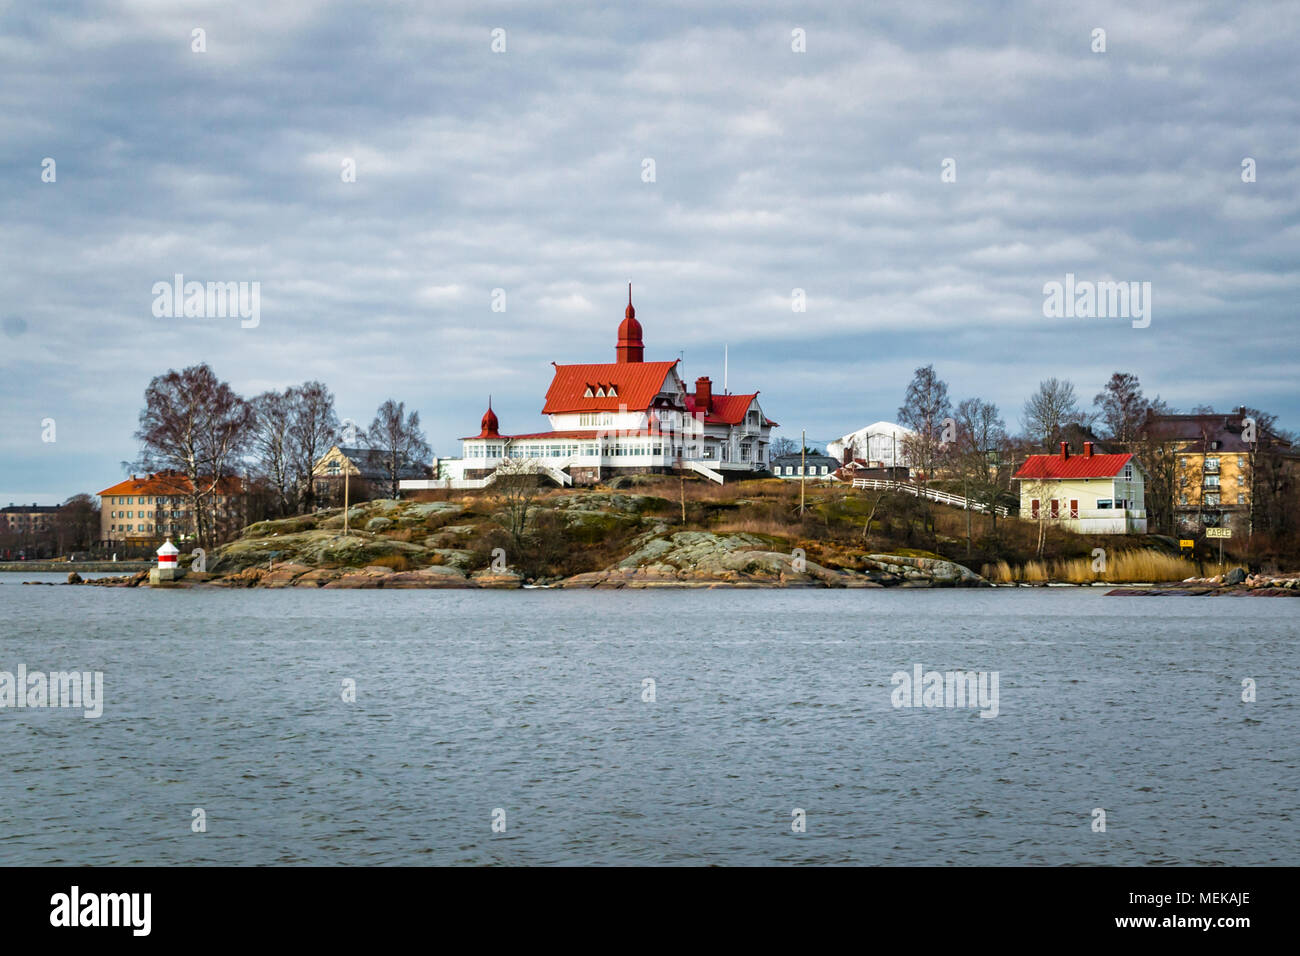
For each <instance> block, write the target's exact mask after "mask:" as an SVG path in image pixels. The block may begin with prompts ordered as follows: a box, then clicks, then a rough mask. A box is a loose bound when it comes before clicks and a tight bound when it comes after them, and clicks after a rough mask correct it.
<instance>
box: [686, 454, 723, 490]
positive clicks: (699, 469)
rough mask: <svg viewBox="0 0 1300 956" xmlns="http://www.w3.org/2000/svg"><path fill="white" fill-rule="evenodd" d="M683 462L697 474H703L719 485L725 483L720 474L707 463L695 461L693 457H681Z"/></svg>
mask: <svg viewBox="0 0 1300 956" xmlns="http://www.w3.org/2000/svg"><path fill="white" fill-rule="evenodd" d="M683 464H685V465H686V467H687V468H688V469H690V470H691V471H693V472H695V473H696V474H697V475H703V476H704V477H705V478H707V479H709V481H716V482H717V483H718V484H720V485H721V484H725V480H724V479H723V477H722V475H720V474H718V473H717V472H716V471H714V470H713V469H712V468H710V467H709V466H708V465H705V464H702V463H701V462H698V461H696V460H695V459H694V458H686V459H683Z"/></svg>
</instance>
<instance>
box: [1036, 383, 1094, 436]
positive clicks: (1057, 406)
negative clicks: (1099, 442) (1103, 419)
mask: <svg viewBox="0 0 1300 956" xmlns="http://www.w3.org/2000/svg"><path fill="white" fill-rule="evenodd" d="M1096 418H1097V416H1096V413H1094V412H1085V411H1084V410H1083V409H1082V408H1080V407H1079V402H1078V399H1077V398H1076V397H1075V394H1074V385H1072V384H1071V383H1070V382H1069V381H1067V380H1065V379H1058V378H1049V379H1045V380H1043V381H1042V382H1040V383H1039V384H1038V391H1037V392H1035V393H1034V394H1033V395H1032V396H1030V398H1029V401H1027V402H1025V410H1024V419H1023V421H1022V424H1023V425H1024V427H1025V431H1026V432H1028V433H1029V437H1030V438H1031V439H1033V441H1034V443H1035V444H1036V445H1038V446H1039V447H1040V448H1041V449H1042V450H1043V451H1046V452H1051V451H1052V450H1053V446H1055V444H1056V443H1057V442H1058V441H1059V440H1060V437H1061V430H1062V429H1063V428H1064V427H1065V426H1066V425H1068V424H1071V423H1075V422H1077V423H1079V424H1081V425H1084V426H1091V425H1092V423H1093V422H1094V421H1095V420H1096Z"/></svg>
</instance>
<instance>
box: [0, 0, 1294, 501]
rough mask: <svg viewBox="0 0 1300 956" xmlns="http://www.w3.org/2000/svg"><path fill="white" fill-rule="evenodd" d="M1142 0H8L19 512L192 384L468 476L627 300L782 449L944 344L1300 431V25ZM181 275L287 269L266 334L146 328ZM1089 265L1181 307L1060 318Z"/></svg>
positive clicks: (6, 251)
mask: <svg viewBox="0 0 1300 956" xmlns="http://www.w3.org/2000/svg"><path fill="white" fill-rule="evenodd" d="M1149 6H1151V5H1148V4H1134V3H1131V2H1128V0H1126V2H1122V3H1114V4H1111V3H1078V4H1065V3H1059V4H1058V3H1051V4H1048V3H1007V4H999V5H997V7H996V9H994V8H991V7H988V6H986V5H984V6H982V5H974V4H969V3H953V4H946V3H941V2H926V3H917V2H915V0H902V2H897V3H890V2H872V3H860V2H845V3H838V4H830V3H823V4H799V5H791V4H773V3H763V2H755V0H744V2H717V0H713V2H709V3H707V4H706V3H698V2H692V3H680V4H673V3H659V4H653V5H650V4H645V5H637V6H636V7H635V8H634V7H633V6H632V5H630V4H612V3H611V4H607V5H604V6H598V5H594V4H593V5H579V4H560V3H544V2H528V3H523V2H521V3H515V4H508V3H483V2H466V3H437V4H430V3H427V2H424V0H416V2H407V3H403V2H397V3H385V4H365V5H361V4H355V5H348V4H341V3H315V2H309V0H294V2H293V3H283V4H277V3H242V2H220V3H216V2H213V3H186V2H177V0H125V2H121V3H113V4H109V3H52V4H23V3H9V2H4V0H0V182H3V188H2V189H0V322H2V333H0V402H2V406H0V424H2V428H0V504H7V503H8V502H10V501H22V502H32V501H38V502H41V503H55V502H57V501H61V500H63V499H64V498H66V497H67V496H69V495H71V494H74V493H76V492H80V491H89V492H95V491H98V490H100V489H101V488H103V487H106V486H107V485H109V484H111V483H113V482H115V481H117V480H118V479H119V478H120V477H121V476H122V471H121V467H120V463H121V462H122V461H123V460H126V459H131V458H133V457H135V455H136V452H137V447H136V443H135V442H134V440H133V438H132V435H133V433H134V431H135V428H136V419H137V416H138V413H139V409H140V405H141V400H142V393H143V391H144V388H145V386H146V385H147V383H148V381H149V379H150V378H151V377H152V376H153V375H156V374H158V373H160V372H164V371H166V370H167V369H168V368H173V367H176V368H179V367H182V366H185V365H189V364H193V363H196V362H201V361H206V362H208V363H210V364H211V365H212V366H213V368H214V369H215V370H216V372H217V373H218V375H220V376H221V377H223V378H225V379H227V380H228V381H230V382H231V383H232V385H234V387H235V388H236V389H237V390H239V391H240V392H242V393H244V394H247V395H252V394H255V393H257V392H259V391H262V390H264V389H267V388H273V387H283V386H285V385H288V384H291V383H294V382H300V381H303V380H305V379H312V378H316V379H321V380H323V381H325V382H326V383H328V384H329V385H330V386H331V387H332V388H333V390H334V392H335V394H336V396H337V402H338V408H339V412H340V415H341V416H342V417H350V418H353V419H355V420H357V421H359V422H362V423H363V424H364V423H368V422H369V420H370V418H371V417H372V416H373V414H374V411H375V408H376V406H377V405H378V404H379V403H380V402H382V401H383V400H384V399H386V398H389V397H393V398H396V399H399V400H403V401H405V402H406V403H407V405H408V407H414V408H417V409H418V410H419V411H420V414H421V417H422V419H423V422H424V425H425V427H426V430H427V432H428V435H429V439H430V442H431V444H432V445H433V448H434V450H435V452H437V453H439V454H444V455H446V454H458V453H459V448H460V446H459V443H458V442H457V440H456V439H457V438H458V437H460V436H462V435H466V434H470V433H473V432H474V431H476V430H477V423H478V419H479V417H480V415H481V414H482V412H483V409H484V406H485V404H486V402H487V396H488V394H489V393H491V394H492V396H493V404H494V407H495V408H496V409H497V411H498V413H499V414H500V417H501V421H502V427H503V430H505V431H507V432H509V431H533V430H536V429H539V428H542V427H544V420H543V419H542V418H541V416H540V409H541V406H542V396H543V394H544V392H545V389H546V386H547V384H548V383H549V381H550V374H549V373H550V365H549V363H550V362H551V361H557V362H586V361H609V360H612V356H613V346H614V340H615V330H616V328H617V325H618V322H619V321H620V319H621V318H622V312H623V306H624V304H625V300H626V283H627V282H628V281H629V280H630V281H632V282H633V284H634V294H635V302H636V306H637V315H638V318H639V319H640V320H641V321H642V323H643V324H644V326H645V336H646V346H647V356H646V357H647V358H654V359H661V358H662V359H673V358H677V357H678V356H679V355H681V356H682V357H683V359H684V373H685V375H686V377H687V378H688V379H691V380H693V379H694V378H695V377H696V376H697V375H703V374H709V375H712V376H713V377H714V379H715V381H720V379H721V376H722V356H723V348H724V346H727V347H729V349H730V382H729V384H730V387H731V390H732V391H751V390H754V389H758V390H761V396H760V401H761V402H762V404H763V407H764V409H765V411H766V412H767V413H768V415H769V416H770V417H772V418H774V419H776V420H778V421H779V422H781V423H782V426H783V429H784V432H785V433H786V434H791V433H793V434H795V435H797V433H798V431H799V429H800V428H806V429H807V431H808V434H809V436H810V437H811V438H815V439H818V440H825V439H828V438H833V437H836V436H838V435H840V434H843V433H845V432H848V431H851V430H853V429H856V428H858V427H860V426H861V425H864V424H866V423H868V422H872V421H876V420H879V419H890V418H893V417H894V415H895V412H896V409H897V407H898V405H899V403H900V400H901V399H902V396H903V392H904V390H905V388H906V385H907V382H908V380H909V379H910V377H911V373H912V370H913V369H914V368H915V367H917V366H919V365H925V364H927V363H931V362H933V363H934V365H935V366H936V369H937V371H938V372H939V374H940V376H941V377H942V378H944V379H945V380H946V381H947V382H948V383H949V385H950V388H951V392H952V395H953V398H954V400H956V399H960V398H964V397H967V396H972V395H977V396H980V397H982V398H985V399H988V400H991V401H994V402H996V403H998V405H999V406H1000V407H1001V409H1002V410H1003V412H1004V415H1005V417H1006V419H1007V422H1008V425H1009V426H1011V427H1012V428H1016V427H1018V423H1019V418H1020V414H1021V408H1022V405H1023V403H1024V400H1025V398H1026V397H1027V396H1028V394H1029V393H1030V392H1032V391H1033V390H1034V388H1035V387H1036V385H1037V383H1038V382H1039V380H1040V379H1042V378H1045V377H1048V376H1059V377H1064V378H1068V379H1070V380H1071V381H1073V382H1074V383H1075V385H1076V387H1077V389H1078V391H1079V393H1080V394H1081V395H1082V396H1084V397H1085V398H1088V399H1090V398H1091V396H1092V395H1093V394H1095V393H1096V392H1097V390H1098V389H1099V388H1100V386H1101V385H1102V384H1103V382H1104V381H1105V380H1106V378H1107V377H1109V375H1110V373H1111V372H1113V371H1115V370H1117V369H1122V370H1125V371H1132V372H1135V373H1137V374H1138V375H1139V376H1140V378H1141V380H1142V382H1143V385H1144V386H1145V388H1146V390H1147V392H1148V393H1149V394H1155V393H1159V394H1160V395H1161V396H1162V397H1164V398H1165V399H1166V400H1167V401H1169V402H1170V403H1171V404H1173V405H1175V406H1177V407H1181V408H1185V409H1188V408H1190V407H1191V406H1194V405H1200V404H1209V405H1213V406H1215V407H1216V408H1228V407H1233V406H1236V405H1238V404H1249V405H1252V406H1258V407H1264V408H1267V409H1270V410H1273V411H1275V412H1276V413H1278V414H1280V415H1281V418H1282V424H1283V425H1284V426H1285V427H1288V428H1291V429H1297V428H1300V397H1298V396H1297V387H1296V383H1297V379H1298V378H1300V376H1298V375H1297V371H1298V368H1297V366H1298V362H1297V360H1298V359H1300V346H1298V345H1297V330H1298V328H1300V327H1298V325H1297V322H1296V304H1297V301H1298V295H1297V293H1298V292H1300V271H1298V265H1297V264H1298V263H1300V214H1298V213H1300V189H1298V188H1297V187H1298V186H1300V179H1298V176H1297V172H1298V166H1300V109H1298V108H1297V91H1300V67H1298V66H1297V61H1298V60H1300V58H1298V57H1297V55H1296V53H1297V50H1300V24H1298V21H1300V8H1297V6H1295V5H1284V4H1273V3H1254V4H1241V3H1235V2H1229V0H1224V2H1220V3H1213V4H1211V3H1177V4H1174V3H1169V4H1163V5H1156V6H1157V7H1160V9H1147V8H1148V7H1149ZM1099 28H1100V29H1102V30H1104V31H1105V52H1095V51H1094V47H1095V46H1097V45H1098V41H1097V40H1096V39H1095V38H1094V31H1095V30H1097V29H1099ZM196 29H202V30H203V31H205V33H204V37H205V41H206V52H195V51H194V50H193V46H194V45H195V40H194V31H195V30H196ZM498 29H499V30H503V31H504V42H505V50H504V52H494V50H493V48H492V47H493V31H494V30H498ZM796 30H802V31H804V36H805V37H806V40H805V44H806V51H805V52H796V51H795V50H794V49H793V47H794V46H797V45H798V44H797V42H796V39H795V34H794V31H796ZM499 36H501V35H500V34H498V37H499ZM498 45H499V43H498ZM47 158H48V159H52V160H54V165H53V171H54V181H53V182H46V181H44V180H43V172H45V171H46V170H47V169H48V168H49V164H47V163H44V161H45V160H46V159H47ZM1247 158H1249V159H1251V160H1253V161H1254V163H1253V165H1254V170H1255V181H1254V182H1244V181H1243V165H1242V164H1243V160H1245V159H1247ZM349 159H350V160H353V161H355V165H356V181H355V182H345V181H344V176H343V174H342V173H343V165H344V162H345V160H349ZM647 159H649V160H653V164H654V179H653V181H652V182H647V181H645V179H646V176H645V175H644V170H645V169H646V162H645V161H646V160H647ZM947 159H951V160H953V161H954V164H952V165H955V172H956V177H955V182H945V181H944V177H943V172H944V161H945V160H947ZM950 168H951V167H950ZM44 178H49V176H48V173H47V174H46V175H45V177H44ZM177 273H180V274H183V275H184V276H185V278H186V279H187V280H197V281H202V282H207V281H219V282H260V283H261V286H260V288H261V314H260V322H259V324H258V325H257V326H256V327H255V328H242V327H241V323H240V321H239V320H238V319H237V318H158V317H155V315H154V314H153V309H152V305H153V301H154V295H153V291H152V290H153V285H154V283H156V282H159V281H169V280H171V278H172V276H173V275H175V274H177ZM1066 273H1073V274H1075V275H1076V276H1077V277H1078V279H1079V280H1081V281H1082V280H1119V281H1125V282H1150V283H1151V289H1152V297H1153V301H1152V309H1151V321H1150V325H1149V326H1148V327H1146V328H1134V327H1133V323H1132V322H1131V321H1130V320H1129V319H1125V318H1107V317H1088V318H1046V317H1044V314H1043V303H1044V295H1043V286H1044V284H1045V283H1048V282H1051V281H1062V280H1063V279H1064V277H1065V275H1066ZM495 289H502V290H504V291H505V303H506V310H505V311H504V312H494V311H493V309H492V303H493V290H495ZM795 289H802V290H805V294H806V303H807V306H806V311H805V312H802V313H800V312H795V311H793V309H792V290H795ZM46 419H53V421H54V424H55V432H54V437H55V439H56V440H55V441H53V442H46V441H42V434H43V432H46V433H48V428H46V427H44V426H43V424H42V423H43V422H44V421H45V420H46Z"/></svg>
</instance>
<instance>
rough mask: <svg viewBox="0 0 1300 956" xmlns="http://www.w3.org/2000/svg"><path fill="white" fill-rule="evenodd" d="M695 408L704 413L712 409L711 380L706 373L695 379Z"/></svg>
mask: <svg viewBox="0 0 1300 956" xmlns="http://www.w3.org/2000/svg"><path fill="white" fill-rule="evenodd" d="M695 410H696V411H697V412H704V413H706V414H707V413H708V412H710V411H712V410H713V382H711V381H710V380H709V377H708V376H707V375H701V376H700V377H699V378H697V379H696V380H695Z"/></svg>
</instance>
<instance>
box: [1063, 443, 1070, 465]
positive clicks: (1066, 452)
mask: <svg viewBox="0 0 1300 956" xmlns="http://www.w3.org/2000/svg"><path fill="white" fill-rule="evenodd" d="M1069 460H1070V443H1069V442H1068V441H1063V442H1061V461H1069Z"/></svg>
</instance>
